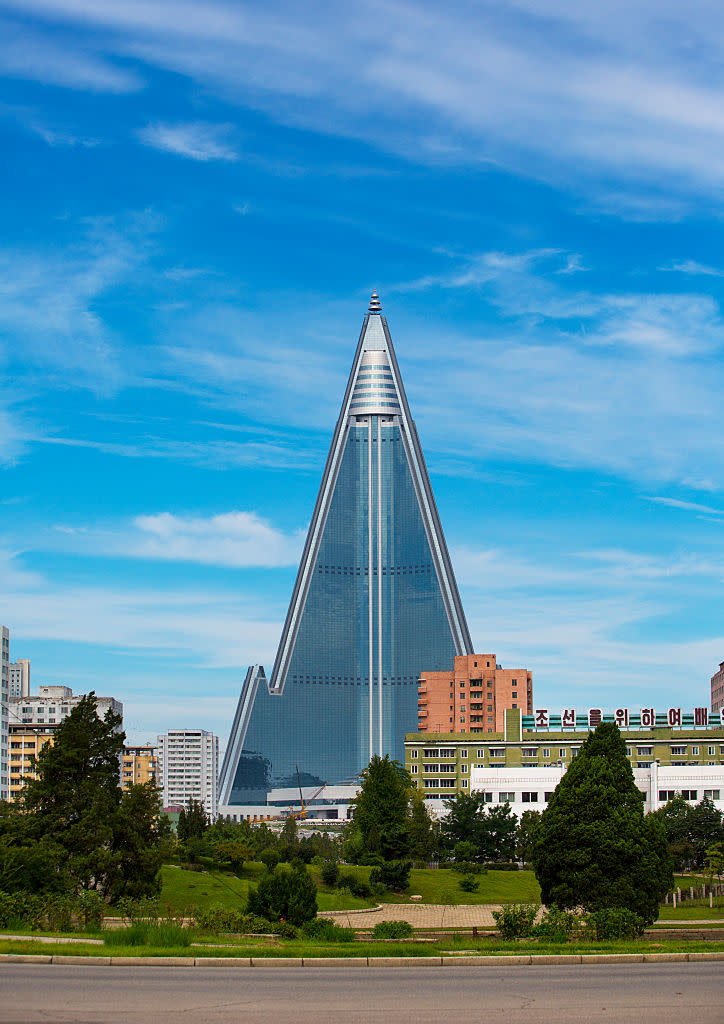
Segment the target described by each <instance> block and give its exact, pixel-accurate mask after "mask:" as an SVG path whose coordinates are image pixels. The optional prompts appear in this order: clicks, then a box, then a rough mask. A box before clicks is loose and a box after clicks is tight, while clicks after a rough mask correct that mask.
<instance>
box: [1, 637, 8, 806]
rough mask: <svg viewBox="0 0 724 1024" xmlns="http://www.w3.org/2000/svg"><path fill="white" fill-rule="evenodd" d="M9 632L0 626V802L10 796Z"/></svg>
mask: <svg viewBox="0 0 724 1024" xmlns="http://www.w3.org/2000/svg"><path fill="white" fill-rule="evenodd" d="M9 703H10V630H9V629H8V627H7V626H0V800H7V799H9V796H10V725H9V723H10V714H9V707H8V705H9Z"/></svg>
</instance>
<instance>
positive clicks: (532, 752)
mask: <svg viewBox="0 0 724 1024" xmlns="http://www.w3.org/2000/svg"><path fill="white" fill-rule="evenodd" d="M591 710H592V711H593V712H594V713H593V716H592V718H591V714H590V712H589V713H586V714H585V715H580V714H577V713H576V712H575V710H574V709H567V718H566V721H568V722H571V725H570V727H567V728H564V727H563V726H562V718H563V713H561V714H560V715H551V714H549V713H548V712H547V711H545V712H535V713H534V714H533V715H523V714H522V713H521V711H520V709H517V708H512V709H509V710H507V711H506V712H505V720H504V726H505V727H504V729H503V731H502V732H498V733H494V734H491V733H487V734H485V735H483V736H474V737H473V736H471V735H470V734H469V733H447V734H442V733H408V734H407V736H406V737H405V767H406V768H407V770H408V771H409V772H410V774H411V775H412V778H413V780H414V781H415V782H416V784H417V787H418V789H420V790H421V791H422V792H423V793H424V795H425V800H426V802H427V804H428V807H429V808H430V810H431V811H432V812H433V813H435V814H437V815H441V814H444V813H445V805H444V803H443V801H444V800H445V799H446V798H448V797H451V796H455V794H456V793H460V792H471V791H483V792H485V793H487V794H488V795H489V797H490V799H489V800H488V802H490V803H493V802H495V803H506V802H508V803H510V804H511V806H512V807H513V809H514V810H515V811H516V813H517V814H520V813H522V811H523V810H543V808H544V807H545V805H546V803H547V799H548V795H550V793H552V792H553V790H554V789H555V788H556V786H557V785H558V782H559V781H560V779H561V778H562V777H563V774H564V772H565V770H566V768H567V767H568V765H570V763H571V761H572V760H573V758H574V757H575V756H576V755H577V754H578V753H579V752H580V749H581V746H582V745H583V743H584V742H585V740H586V738H587V736H588V733H589V730H590V729H593V728H595V725H598V724H600V722H601V721H616V720H617V716H618V724H619V725H620V726H621V732H622V736H623V738H624V740H625V742H626V753H627V754H628V757H629V760H630V762H631V766H632V768H633V769H634V777H635V778H636V779H637V783H638V784H639V788H640V789H641V791H642V793H644V794H645V795H644V797H643V799H644V800H645V801H646V809H647V810H656V808H657V807H659V806H661V805H662V804H664V803H666V802H667V801H668V800H669V799H671V797H670V796H664V797H661V796H660V794H661V793H664V794H675V793H681V795H683V796H684V799H687V800H689V799H690V800H693V801H694V802H698V801H699V800H701V799H703V797H704V796H708V797H709V798H710V799H712V800H714V802H715V803H716V802H717V801H719V800H720V794H724V714H722V713H721V712H719V713H717V714H716V715H715V714H713V713H712V712H709V711H708V710H707V709H706V708H704V709H701V708H696V709H694V711H693V712H685V711H683V710H682V709H680V708H670V709H667V710H666V711H665V712H661V713H657V712H656V711H655V710H654V709H652V708H648V709H644V710H643V711H641V712H629V711H628V710H627V709H617V711H615V712H611V713H606V712H603V711H601V710H600V709H591ZM672 712H673V714H672ZM670 722H671V723H672V724H669V723H670ZM594 723H595V725H594ZM652 723H653V724H652ZM697 723H698V724H697ZM624 726H625V727H624ZM692 793H695V794H696V795H695V796H693V797H692V796H691V795H690V794H692ZM685 794H689V795H685ZM486 799H487V798H486ZM717 806H721V807H722V809H724V803H722V804H721V805H720V804H717Z"/></svg>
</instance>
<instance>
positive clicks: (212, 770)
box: [157, 729, 219, 819]
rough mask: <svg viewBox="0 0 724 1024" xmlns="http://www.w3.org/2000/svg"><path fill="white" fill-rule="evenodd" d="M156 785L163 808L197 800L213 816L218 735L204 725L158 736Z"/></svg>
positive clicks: (217, 765) (217, 773)
mask: <svg viewBox="0 0 724 1024" xmlns="http://www.w3.org/2000/svg"><path fill="white" fill-rule="evenodd" d="M157 772H158V776H157V781H158V786H159V788H160V789H161V790H162V799H163V806H164V808H167V809H168V808H179V809H180V808H182V807H186V806H187V805H188V802H189V800H198V801H200V802H201V803H202V804H203V805H204V809H205V811H206V813H207V814H208V815H209V816H210V817H211V818H212V819H214V818H215V817H216V815H217V813H218V801H219V791H218V778H219V737H218V736H215V735H214V734H213V733H211V732H206V730H204V729H172V730H170V731H169V732H167V733H166V734H165V735H164V736H159V737H158V765H157Z"/></svg>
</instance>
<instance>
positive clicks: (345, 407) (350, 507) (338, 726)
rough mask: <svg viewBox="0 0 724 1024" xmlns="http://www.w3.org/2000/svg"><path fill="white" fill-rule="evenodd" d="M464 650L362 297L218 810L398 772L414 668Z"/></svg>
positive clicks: (427, 508) (452, 589)
mask: <svg viewBox="0 0 724 1024" xmlns="http://www.w3.org/2000/svg"><path fill="white" fill-rule="evenodd" d="M472 650H473V648H472V644H471V641H470V634H469V633H468V627H467V623H466V622H465V615H464V612H463V609H462V605H461V602H460V596H459V594H458V589H457V584H456V582H455V577H454V575H453V570H452V565H451V562H450V556H449V554H448V551H447V546H446V544H445V538H444V536H443V532H442V527H441V525H440V519H439V516H438V513H437V508H436V506H435V499H434V497H433V494H432V488H431V486H430V479H429V477H428V473H427V467H426V466H425V460H424V457H423V454H422V449H421V447H420V441H419V439H418V436H417V430H416V429H415V424H414V422H413V419H412V416H411V415H410V408H409V406H408V404H407V397H406V395H405V389H404V387H403V385H402V378H401V376H400V371H399V367H398V365H397V359H396V357H395V350H394V348H393V347H392V339H391V338H390V332H389V329H388V326H387V321H386V319H385V317H384V316H382V311H381V306H380V301H379V298H378V296H377V293H376V292H373V294H372V299H371V301H370V305H369V311H368V313H367V315H366V317H365V319H364V323H363V324H362V332H361V334H360V338H359V342H358V344H357V351H356V353H355V357H354V362H353V364H352V371H351V373H350V375H349V380H348V382H347V390H346V391H345V395H344V400H343V402H342V409H341V412H340V415H339V419H338V420H337V425H336V427H335V430H334V436H333V438H332V444H331V447H330V450H329V455H328V456H327V463H326V465H325V467H324V475H323V477H322V484H321V486H320V489H319V495H318V497H317V503H316V505H315V508H314V514H313V516H312V521H311V525H310V527H309V533H308V536H307V541H306V544H305V546H304V552H303V554H302V560H301V564H300V566H299V571H298V573H297V579H296V583H295V585H294V592H293V594H292V599H291V603H290V605H289V611H288V613H287V617H286V621H285V623H284V629H283V632H282V636H281V641H280V643H279V649H278V651H277V655H276V660H275V661H274V668H273V670H272V673H271V677H270V678H269V680H268V681H267V678H266V675H265V673H264V669H263V668H262V667H261V666H259V665H255V666H252V667H251V668H250V669H249V671H248V672H247V675H246V679H245V681H244V686H243V689H242V693H241V697H240V699H239V704H238V707H237V711H236V716H235V718H234V722H233V725H232V729H231V734H230V737H229V744H228V747H227V751H226V756H225V759H224V764H223V767H222V771H221V779H220V794H219V796H220V800H219V802H220V804H221V805H225V806H230V805H232V806H236V805H258V804H262V803H265V802H266V799H267V794H268V793H269V791H270V790H272V789H277V788H286V787H292V786H296V784H297V781H298V780H297V767H298V769H299V777H300V779H301V782H302V784H303V785H304V786H305V787H306V786H315V785H318V786H321V785H322V784H323V783H325V782H328V783H341V782H345V781H354V779H355V777H356V776H357V775H358V773H359V772H360V771H361V770H362V769H363V768H364V767H365V766H366V765H367V763H368V762H369V759H370V756H371V755H372V754H375V753H380V754H385V753H389V754H390V755H391V756H394V757H396V758H399V759H400V760H401V759H402V755H403V739H404V735H405V733H406V732H410V731H414V730H416V729H417V684H418V679H419V677H420V672H421V671H422V670H423V669H426V670H433V669H446V668H450V667H451V666H452V662H453V657H454V656H455V655H456V654H471V653H472Z"/></svg>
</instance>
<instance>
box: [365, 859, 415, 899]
mask: <svg viewBox="0 0 724 1024" xmlns="http://www.w3.org/2000/svg"><path fill="white" fill-rule="evenodd" d="M411 867H412V864H411V863H410V861H409V860H389V861H386V862H385V863H384V864H381V865H380V866H379V867H378V868H372V870H371V871H370V882H372V884H375V883H376V882H379V883H381V884H382V885H384V886H385V888H386V889H392V890H393V892H404V891H405V889H409V888H410V868H411Z"/></svg>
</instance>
